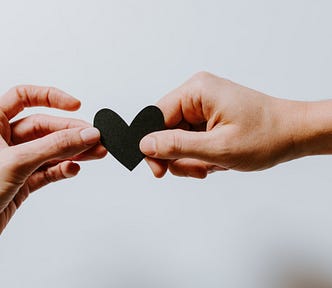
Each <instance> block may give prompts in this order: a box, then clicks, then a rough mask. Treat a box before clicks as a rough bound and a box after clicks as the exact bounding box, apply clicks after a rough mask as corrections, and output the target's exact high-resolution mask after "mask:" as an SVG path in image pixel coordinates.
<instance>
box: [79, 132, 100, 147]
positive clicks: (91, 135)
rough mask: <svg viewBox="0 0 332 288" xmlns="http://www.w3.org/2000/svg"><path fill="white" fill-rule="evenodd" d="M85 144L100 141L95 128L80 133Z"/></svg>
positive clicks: (98, 133)
mask: <svg viewBox="0 0 332 288" xmlns="http://www.w3.org/2000/svg"><path fill="white" fill-rule="evenodd" d="M80 134H81V138H82V140H83V141H84V143H85V144H88V145H89V144H94V143H97V142H98V141H99V139H100V132H99V130H98V129H97V128H86V129H84V130H82V131H81V132H80Z"/></svg>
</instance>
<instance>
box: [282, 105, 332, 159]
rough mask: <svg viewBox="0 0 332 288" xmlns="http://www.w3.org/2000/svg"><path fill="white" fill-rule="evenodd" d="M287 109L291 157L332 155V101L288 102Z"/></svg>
mask: <svg viewBox="0 0 332 288" xmlns="http://www.w3.org/2000/svg"><path fill="white" fill-rule="evenodd" d="M286 101H287V100H286ZM287 107H288V109H287V113H288V115H290V117H289V118H290V121H289V125H287V126H288V129H289V131H288V134H289V136H290V137H291V139H290V141H291V143H292V145H293V149H292V151H293V153H292V154H293V155H291V157H292V158H293V159H294V158H299V157H304V156H310V155H322V154H332V101H331V100H325V101H319V102H301V101H288V105H287ZM286 118H288V117H286Z"/></svg>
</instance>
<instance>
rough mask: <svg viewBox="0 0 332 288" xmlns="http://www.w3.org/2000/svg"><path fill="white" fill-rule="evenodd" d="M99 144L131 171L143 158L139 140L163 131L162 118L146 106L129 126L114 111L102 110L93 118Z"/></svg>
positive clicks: (154, 109) (159, 113) (160, 114)
mask: <svg viewBox="0 0 332 288" xmlns="http://www.w3.org/2000/svg"><path fill="white" fill-rule="evenodd" d="M93 122H94V124H93V125H94V126H95V127H96V128H97V129H98V130H99V131H100V134H101V143H102V144H103V145H104V146H105V147H106V149H107V150H108V151H109V152H110V153H111V154H112V155H113V156H114V157H115V158H116V159H117V160H118V161H119V162H121V163H122V164H123V165H124V166H126V167H127V168H128V169H129V170H130V171H132V170H133V169H134V168H135V167H136V166H137V165H138V164H139V163H140V162H141V161H142V160H143V159H144V157H145V155H144V154H143V153H142V152H141V150H140V149H139V142H140V141H141V139H142V138H143V137H144V136H145V135H147V134H149V133H151V132H154V131H160V130H164V129H165V124H164V116H163V113H162V112H161V111H160V109H159V108H158V107H156V106H147V107H145V108H144V109H143V110H142V111H141V112H139V113H138V114H137V116H136V117H135V119H134V120H133V122H131V124H130V126H128V125H127V123H126V122H125V121H124V120H123V119H122V118H121V117H120V116H119V115H118V114H117V113H115V112H114V111H112V110H110V109H107V108H105V109H102V110H100V111H98V112H97V114H96V115H95V118H94V121H93Z"/></svg>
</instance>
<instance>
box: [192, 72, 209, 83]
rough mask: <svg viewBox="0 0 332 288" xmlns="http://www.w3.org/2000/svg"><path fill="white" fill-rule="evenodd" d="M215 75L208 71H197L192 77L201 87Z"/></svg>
mask: <svg viewBox="0 0 332 288" xmlns="http://www.w3.org/2000/svg"><path fill="white" fill-rule="evenodd" d="M212 77H213V75H212V74H211V73H209V72H206V71H201V72H198V73H196V74H195V75H194V76H193V77H192V78H191V82H193V83H194V84H195V85H197V86H200V87H205V86H206V84H207V82H208V81H210V80H211V78H212Z"/></svg>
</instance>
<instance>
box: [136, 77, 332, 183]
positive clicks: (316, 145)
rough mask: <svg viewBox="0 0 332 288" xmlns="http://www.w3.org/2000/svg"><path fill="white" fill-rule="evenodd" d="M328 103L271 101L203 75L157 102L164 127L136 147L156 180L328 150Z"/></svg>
mask: <svg viewBox="0 0 332 288" xmlns="http://www.w3.org/2000/svg"><path fill="white" fill-rule="evenodd" d="M327 102H328V101H326V102H325V103H318V102H317V103H309V102H308V103H307V102H299V101H289V100H283V99H278V98H273V97H270V96H267V95H265V94H262V93H260V92H257V91H254V90H251V89H249V88H246V87H243V86H240V85H238V84H236V83H233V82H231V81H228V80H225V79H222V78H219V77H216V76H214V75H211V74H209V73H206V72H201V73H199V74H197V75H196V76H194V77H193V78H192V79H190V80H189V81H187V82H186V83H185V84H183V85H182V86H181V87H179V88H178V89H176V90H174V91H173V92H171V93H170V94H168V95H167V96H165V97H164V98H162V99H161V100H160V101H159V102H158V103H157V106H159V108H160V109H161V110H162V112H163V114H164V117H165V124H166V127H168V128H170V130H166V131H160V132H154V133H151V134H149V135H147V136H146V137H144V138H143V139H142V140H141V143H140V149H141V151H142V152H143V153H144V154H145V155H147V156H148V158H147V162H148V164H149V165H150V167H151V169H152V171H153V173H154V175H155V176H156V177H162V176H163V175H164V174H165V172H166V171H167V169H169V170H170V172H171V173H173V174H174V175H177V176H191V177H197V178H204V177H206V176H207V174H208V173H211V172H214V171H219V170H228V169H234V170H239V171H253V170H261V169H266V168H269V167H272V166H274V165H276V164H278V163H280V162H283V161H288V160H291V159H294V158H298V157H302V156H305V155H313V154H323V153H330V152H331V151H332V147H331V143H332V141H331V139H330V138H331V137H330V136H329V135H331V133H330V134H329V132H331V127H332V125H331V122H332V121H331V119H327V118H328V117H327V116H326V115H330V114H331V112H330V111H332V107H331V101H329V102H328V103H327ZM328 109H330V110H328ZM324 113H325V114H324ZM324 115H325V117H324ZM329 118H331V117H329ZM322 123H328V125H323V124H322Z"/></svg>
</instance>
